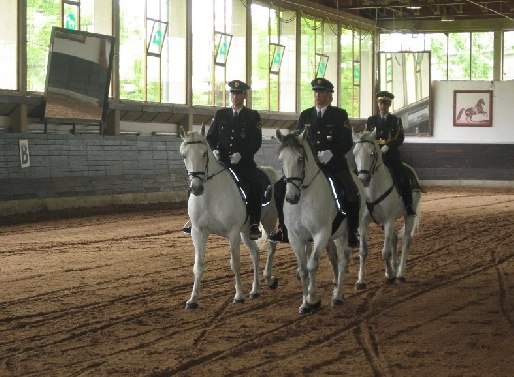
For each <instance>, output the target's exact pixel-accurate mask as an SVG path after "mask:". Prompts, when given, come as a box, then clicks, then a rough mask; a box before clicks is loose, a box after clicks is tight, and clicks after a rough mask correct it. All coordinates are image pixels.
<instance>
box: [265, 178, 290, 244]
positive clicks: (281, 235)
mask: <svg viewBox="0 0 514 377" xmlns="http://www.w3.org/2000/svg"><path fill="white" fill-rule="evenodd" d="M274 189H275V192H274V198H275V204H276V206H277V214H278V229H277V230H276V231H274V232H273V233H271V234H270V235H269V237H268V238H269V240H270V241H273V242H284V243H289V237H288V236H287V228H286V224H285V223H284V199H285V196H286V181H285V180H284V177H282V178H281V179H280V180H278V181H277V182H276V183H275V186H274Z"/></svg>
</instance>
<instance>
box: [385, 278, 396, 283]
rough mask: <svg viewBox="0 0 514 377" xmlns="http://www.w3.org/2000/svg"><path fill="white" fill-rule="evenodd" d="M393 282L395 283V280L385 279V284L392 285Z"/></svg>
mask: <svg viewBox="0 0 514 377" xmlns="http://www.w3.org/2000/svg"><path fill="white" fill-rule="evenodd" d="M395 281H396V278H387V279H386V283H387V284H394V282H395Z"/></svg>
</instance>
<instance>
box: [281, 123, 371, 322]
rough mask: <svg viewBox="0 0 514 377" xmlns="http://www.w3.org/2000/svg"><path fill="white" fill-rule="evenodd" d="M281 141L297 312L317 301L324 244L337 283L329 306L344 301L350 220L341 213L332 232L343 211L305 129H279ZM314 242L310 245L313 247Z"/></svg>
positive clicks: (314, 305)
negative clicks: (299, 296)
mask: <svg viewBox="0 0 514 377" xmlns="http://www.w3.org/2000/svg"><path fill="white" fill-rule="evenodd" d="M276 135H277V139H278V140H279V141H280V142H281V143H282V144H281V146H280V148H279V160H280V162H281V164H282V170H283V172H284V175H285V181H286V197H285V199H286V202H285V203H284V222H285V224H286V227H287V229H288V234H289V242H290V244H291V247H292V248H293V251H294V252H295V254H296V258H297V259H298V274H299V275H300V279H301V282H302V288H303V302H302V305H301V306H300V307H299V312H300V313H302V314H304V313H311V312H312V311H314V310H316V309H318V308H319V307H320V305H321V297H320V295H319V294H318V291H317V288H316V274H317V270H318V266H319V259H320V256H321V253H322V252H323V250H324V249H325V248H327V252H328V257H329V260H330V262H331V263H332V268H333V270H334V282H335V284H336V287H335V288H334V291H333V293H332V306H336V305H341V304H342V303H343V276H344V273H345V272H346V270H347V266H348V259H349V253H350V249H349V248H348V224H347V219H346V217H345V216H341V215H339V219H340V220H342V221H341V222H340V224H338V226H337V229H336V231H335V232H334V233H333V232H332V225H333V222H334V219H336V217H337V216H338V213H339V214H341V211H340V210H339V209H338V205H337V203H336V201H335V199H334V197H333V195H332V192H333V191H332V190H333V189H334V188H333V187H332V186H331V185H330V184H329V182H328V181H327V178H326V177H325V175H324V174H323V172H322V171H321V169H320V167H319V166H318V164H317V163H316V160H315V156H314V155H313V153H312V150H311V148H310V146H309V144H308V141H307V133H306V131H304V132H303V133H302V134H300V135H299V136H298V135H295V134H294V133H292V134H289V135H285V136H284V135H282V133H281V132H280V130H277V131H276ZM353 176H354V180H355V182H356V184H357V186H358V187H359V191H360V192H361V198H362V200H361V202H362V204H361V213H362V212H363V210H364V206H365V197H364V188H363V186H362V183H361V182H360V181H359V180H358V179H357V177H356V176H355V175H353ZM311 242H313V244H314V245H313V247H311Z"/></svg>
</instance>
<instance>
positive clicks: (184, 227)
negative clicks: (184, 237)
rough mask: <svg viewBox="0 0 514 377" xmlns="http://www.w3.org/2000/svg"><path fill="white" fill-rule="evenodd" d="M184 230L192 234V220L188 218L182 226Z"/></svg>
mask: <svg viewBox="0 0 514 377" xmlns="http://www.w3.org/2000/svg"><path fill="white" fill-rule="evenodd" d="M182 231H183V232H184V233H185V234H191V220H187V223H185V224H184V226H183V227H182Z"/></svg>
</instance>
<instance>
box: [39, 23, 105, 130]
mask: <svg viewBox="0 0 514 377" xmlns="http://www.w3.org/2000/svg"><path fill="white" fill-rule="evenodd" d="M113 51H114V37H112V36H108V35H101V34H93V33H87V32H82V31H76V30H68V29H63V28H58V27H53V29H52V36H51V41H50V50H49V54H48V71H47V76H46V89H45V92H46V105H45V120H47V121H55V122H58V123H68V122H69V123H73V124H75V123H79V124H100V125H101V123H102V122H103V121H104V120H105V115H106V111H107V99H108V95H109V82H110V78H111V69H112V57H113Z"/></svg>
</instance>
